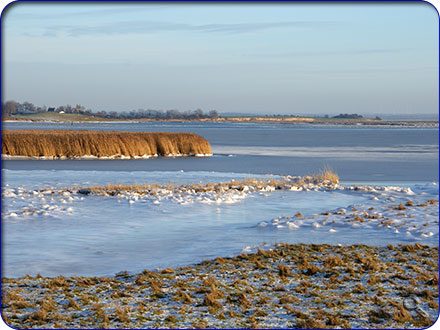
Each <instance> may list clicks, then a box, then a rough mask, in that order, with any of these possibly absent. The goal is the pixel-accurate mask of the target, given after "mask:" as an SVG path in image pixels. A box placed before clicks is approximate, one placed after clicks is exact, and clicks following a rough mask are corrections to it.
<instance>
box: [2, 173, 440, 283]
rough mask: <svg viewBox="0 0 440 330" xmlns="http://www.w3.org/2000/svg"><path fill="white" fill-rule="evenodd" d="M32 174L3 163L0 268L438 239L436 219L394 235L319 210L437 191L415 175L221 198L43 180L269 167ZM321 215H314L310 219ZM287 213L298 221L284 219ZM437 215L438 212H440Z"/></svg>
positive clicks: (76, 266) (55, 269) (136, 265)
mask: <svg viewBox="0 0 440 330" xmlns="http://www.w3.org/2000/svg"><path fill="white" fill-rule="evenodd" d="M27 174H29V172H26V171H10V170H3V176H4V177H5V178H6V181H5V182H4V187H3V191H2V193H3V209H2V213H3V214H2V219H3V224H2V229H3V251H4V253H3V276H22V275H24V274H27V273H29V274H32V275H36V274H37V273H40V274H42V275H45V276H56V275H58V274H64V275H90V276H94V275H96V276H97V275H112V274H114V273H116V272H118V271H120V270H129V271H131V272H135V271H141V270H143V269H145V268H149V269H152V268H156V267H168V266H177V265H185V264H191V263H195V262H199V261H201V260H203V259H206V258H212V257H217V256H225V255H231V254H237V253H240V252H242V251H251V250H252V249H254V248H255V247H257V246H261V245H262V244H263V243H266V244H272V243H275V242H282V241H284V242H305V243H324V242H326V243H333V244H338V243H342V244H351V243H368V244H388V243H399V242H407V241H410V242H413V241H420V240H422V238H423V240H422V241H423V242H424V243H428V244H434V243H435V242H436V241H437V240H438V224H437V227H436V226H435V225H434V226H433V227H432V226H431V227H432V228H431V227H430V228H429V230H427V231H426V237H422V236H421V233H419V234H417V235H416V234H414V235H412V236H409V235H406V234H405V232H404V231H402V233H400V234H391V233H390V231H388V230H383V228H379V227H377V226H367V225H364V226H353V224H351V223H347V222H344V221H343V219H344V218H345V216H335V218H334V219H335V221H336V222H335V223H331V222H329V223H325V221H323V219H321V218H319V214H320V213H322V212H324V211H327V210H337V209H339V208H341V207H344V208H350V207H352V208H354V207H353V206H350V205H353V204H354V205H359V207H362V206H369V207H370V206H374V207H378V208H380V207H381V206H383V205H386V204H387V203H389V202H390V201H392V202H393V203H397V204H398V203H399V202H400V201H403V202H405V201H407V200H409V199H411V200H414V201H417V200H418V199H420V202H422V201H425V200H428V199H430V198H437V199H438V187H437V185H435V184H413V185H412V187H411V189H412V190H410V189H404V188H399V187H397V186H395V187H389V188H383V187H377V189H376V190H374V191H373V192H372V191H366V190H365V191H362V190H360V191H359V190H356V191H354V190H349V189H343V190H334V191H322V190H321V191H313V190H311V191H274V192H260V193H251V194H247V195H243V196H242V195H240V196H238V195H237V196H236V197H237V198H234V196H230V197H231V198H229V199H224V200H221V201H220V202H215V201H213V200H209V199H207V198H206V196H203V195H202V194H200V195H195V196H193V197H192V198H188V199H186V200H185V199H183V200H182V199H176V198H172V197H170V196H158V197H154V198H153V197H148V198H147V197H142V196H129V197H126V198H120V197H115V196H113V197H111V196H107V197H105V196H92V195H89V196H82V195H78V194H74V193H68V192H64V193H55V194H47V193H44V192H41V191H39V188H41V187H57V186H58V187H72V186H78V185H104V184H107V183H121V184H131V183H156V182H157V183H170V182H171V183H174V184H180V183H187V182H219V181H229V180H231V179H236V180H240V179H245V178H248V177H257V178H258V177H259V178H268V177H271V176H255V175H250V174H238V173H215V172H189V173H187V172H134V173H133V172H121V171H117V172H109V171H32V175H27ZM297 212H300V213H301V214H302V215H303V216H304V219H303V220H300V219H296V218H295V217H294V215H295V214H296V213H297ZM314 215H317V216H316V217H313V218H310V219H309V218H308V217H312V216H314ZM288 217H290V219H293V220H286V219H289V218H288ZM432 217H434V218H435V217H436V218H437V219H438V211H437V214H436V215H432ZM277 219H278V220H277ZM331 219H332V218H330V220H331ZM431 220H432V219H431ZM414 221H419V222H420V221H426V219H425V218H423V219H422V218H421V219H415V220H414ZM289 223H290V225H289ZM264 224H266V225H264ZM274 224H275V225H276V226H274ZM429 233H432V234H429Z"/></svg>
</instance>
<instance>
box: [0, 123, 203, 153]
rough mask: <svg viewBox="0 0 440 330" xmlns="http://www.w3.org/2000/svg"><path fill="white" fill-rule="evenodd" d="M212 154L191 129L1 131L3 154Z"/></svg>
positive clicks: (201, 138)
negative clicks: (162, 130)
mask: <svg viewBox="0 0 440 330" xmlns="http://www.w3.org/2000/svg"><path fill="white" fill-rule="evenodd" d="M156 154H157V155H159V156H168V155H197V154H211V146H210V144H209V142H208V141H207V140H205V139H204V138H203V137H201V136H199V135H196V134H192V133H164V132H154V133H147V132H116V131H112V132H107V131H73V130H5V131H2V155H9V156H27V157H43V156H44V157H67V158H73V157H81V156H87V155H91V156H96V157H112V156H130V157H135V156H145V155H147V156H152V155H156Z"/></svg>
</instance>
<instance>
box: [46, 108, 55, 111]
mask: <svg viewBox="0 0 440 330" xmlns="http://www.w3.org/2000/svg"><path fill="white" fill-rule="evenodd" d="M47 112H55V108H47Z"/></svg>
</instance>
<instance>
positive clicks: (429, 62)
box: [1, 1, 439, 114]
mask: <svg viewBox="0 0 440 330" xmlns="http://www.w3.org/2000/svg"><path fill="white" fill-rule="evenodd" d="M1 24H2V25H1V28H2V35H1V36H2V40H1V41H2V73H3V75H2V100H3V101H6V100H16V101H19V102H24V101H28V102H32V103H34V104H35V105H38V106H42V105H46V106H48V107H49V106H59V105H65V104H71V105H76V104H81V105H83V106H85V107H86V108H90V109H92V110H94V111H99V110H105V111H131V110H137V109H140V108H142V109H156V110H166V109H177V110H180V111H185V110H193V109H197V108H201V109H203V110H205V111H209V110H213V109H215V110H217V111H219V112H220V113H225V112H239V113H253V114H339V113H358V114H422V113H423V114H437V113H438V109H439V103H438V102H439V98H438V91H439V86H438V82H439V76H438V71H439V70H438V69H439V67H438V59H439V35H438V32H439V17H438V14H437V12H436V10H435V8H434V7H432V6H431V5H430V4H428V3H423V2H409V3H389V4H383V3H382V4H378V3H366V4H359V3H350V4H344V3H328V4H323V3H312V4H305V3H235V4H231V3H223V4H220V3H180V4H177V3H165V2H162V3H160V2H155V3H136V2H130V3H114V4H111V3H108V2H107V3H96V2H93V3H85V2H81V3H57V2H54V3H50V4H49V3H47V2H46V3H31V2H27V1H24V2H19V3H16V4H13V5H10V6H9V7H8V8H6V10H5V12H4V13H3V15H2V17H1Z"/></svg>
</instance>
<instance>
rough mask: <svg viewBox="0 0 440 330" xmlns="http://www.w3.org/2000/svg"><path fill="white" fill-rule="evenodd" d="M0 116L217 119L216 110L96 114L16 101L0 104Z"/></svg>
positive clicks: (78, 107) (100, 112)
mask: <svg viewBox="0 0 440 330" xmlns="http://www.w3.org/2000/svg"><path fill="white" fill-rule="evenodd" d="M1 107H2V108H1V114H2V117H8V116H14V115H26V114H32V113H39V112H46V111H48V112H58V113H74V114H82V115H88V116H95V117H101V118H108V119H188V120H191V119H216V118H218V116H219V115H218V113H217V111H216V110H211V111H209V112H207V113H205V112H204V111H203V110H202V109H196V110H187V111H183V112H181V111H179V110H174V109H172V110H165V111H164V110H151V109H148V110H144V109H138V110H132V111H129V112H126V111H123V112H116V111H110V112H107V111H104V110H100V111H97V112H93V111H92V110H90V109H87V110H86V108H85V107H84V106H82V105H80V104H77V105H76V106H71V105H69V104H67V105H61V106H59V107H46V106H42V107H37V106H35V105H34V104H32V103H29V102H24V103H19V102H16V101H7V102H2V103H1Z"/></svg>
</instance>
